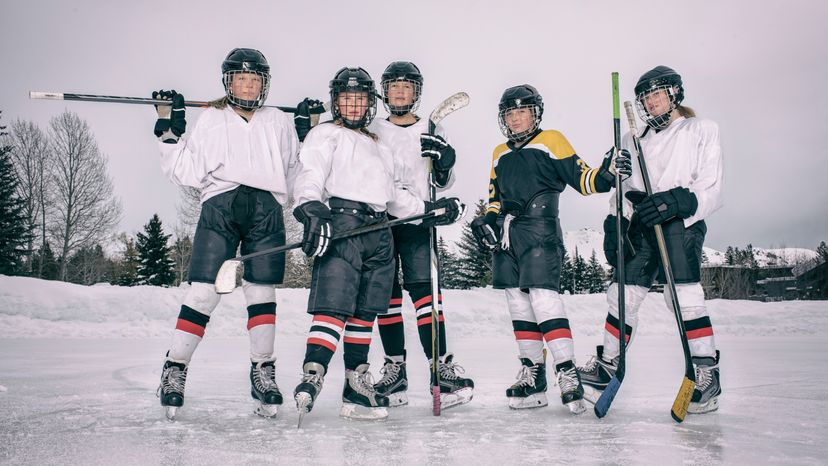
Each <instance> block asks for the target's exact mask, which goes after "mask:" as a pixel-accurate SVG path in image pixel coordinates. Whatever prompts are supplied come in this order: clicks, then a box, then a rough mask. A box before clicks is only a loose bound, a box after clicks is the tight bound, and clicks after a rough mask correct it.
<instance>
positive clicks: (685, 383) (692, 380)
mask: <svg viewBox="0 0 828 466" xmlns="http://www.w3.org/2000/svg"><path fill="white" fill-rule="evenodd" d="M624 109H625V110H626V111H627V120H628V121H629V123H630V134H631V135H632V138H633V144H634V145H635V150H636V152H638V164H639V166H640V167H641V176H642V178H644V189H645V190H646V191H647V195H648V196H650V195H652V194H653V187H652V185H650V175H649V173H648V172H647V164H646V163H645V162H644V153H643V152H642V151H641V143H640V141H639V140H638V128H636V124H635V114H634V113H633V108H632V103H630V102H629V101H627V102H624ZM654 228H655V235H656V242H657V243H658V252H659V254H660V255H661V263H662V265H663V266H664V276H665V278H666V279H667V286H668V291H669V292H670V302H671V304H672V305H673V312H674V313H675V315H676V324H677V325H678V330H679V338H680V339H681V348H682V350H684V380H682V382H681V387H679V391H678V394H677V395H676V400H675V401H674V402H673V407H672V408H671V410H670V415H671V416H673V419H674V420H675V421H676V422H681V421H683V420H684V417H685V416H686V415H687V407H688V406H690V399H691V398H692V397H693V390H694V389H695V388H696V371H695V369H694V368H693V360H692V359H691V356H690V344H689V343H688V342H687V331H686V330H685V328H684V320H683V319H682V317H681V307H679V302H678V296H677V295H676V281H675V279H674V278H673V268H672V267H671V266H670V257H669V256H668V255H667V243H665V241H664V232H663V231H662V229H661V225H655V227H654ZM622 325H624V324H623V323H622Z"/></svg>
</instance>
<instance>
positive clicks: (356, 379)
mask: <svg viewBox="0 0 828 466" xmlns="http://www.w3.org/2000/svg"><path fill="white" fill-rule="evenodd" d="M386 407H388V398H387V397H384V396H382V395H379V394H377V392H376V391H374V379H373V377H372V376H371V373H370V372H368V364H367V363H366V364H360V365H359V366H357V368H356V369H354V370H348V369H345V387H344V388H343V389H342V410H341V411H340V412H339V415H340V416H342V417H346V418H348V419H360V420H369V421H370V420H384V419H386V418H387V417H388V410H387V409H385V408H386Z"/></svg>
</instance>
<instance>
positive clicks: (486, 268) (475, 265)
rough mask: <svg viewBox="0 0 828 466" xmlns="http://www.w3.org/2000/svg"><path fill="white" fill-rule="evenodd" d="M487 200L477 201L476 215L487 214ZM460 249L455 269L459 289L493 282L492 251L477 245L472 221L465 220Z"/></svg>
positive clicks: (455, 284) (456, 284)
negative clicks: (472, 229)
mask: <svg viewBox="0 0 828 466" xmlns="http://www.w3.org/2000/svg"><path fill="white" fill-rule="evenodd" d="M485 213H486V201H484V200H483V199H480V200H478V201H477V206H476V211H475V217H478V216H481V215H485ZM457 249H458V250H459V252H458V255H457V269H456V270H454V271H453V273H454V274H455V275H456V281H453V284H454V286H456V287H457V288H458V289H469V288H475V287H481V286H486V285H489V284H491V283H492V252H491V251H484V250H481V248H480V247H479V246H478V245H477V241H476V240H475V239H474V234H472V231H471V222H465V224H464V225H463V232H462V234H461V236H460V242H458V243H457Z"/></svg>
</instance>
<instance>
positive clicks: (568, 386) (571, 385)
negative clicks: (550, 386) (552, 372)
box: [558, 367, 578, 393]
mask: <svg viewBox="0 0 828 466" xmlns="http://www.w3.org/2000/svg"><path fill="white" fill-rule="evenodd" d="M558 387H560V388H561V393H569V392H574V391H577V390H578V374H577V373H576V372H575V367H571V368H569V369H564V370H560V371H558Z"/></svg>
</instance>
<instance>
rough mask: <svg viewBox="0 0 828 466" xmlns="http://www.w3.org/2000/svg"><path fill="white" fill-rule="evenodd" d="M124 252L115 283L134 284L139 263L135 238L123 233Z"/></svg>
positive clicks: (121, 284)
mask: <svg viewBox="0 0 828 466" xmlns="http://www.w3.org/2000/svg"><path fill="white" fill-rule="evenodd" d="M122 241H123V244H124V252H123V256H122V257H121V262H120V264H119V267H118V269H119V270H118V274H117V276H116V277H115V283H114V284H115V285H120V286H135V285H137V284H138V267H139V265H140V264H141V261H140V259H139V258H138V247H137V246H136V245H135V239H133V238H132V237H128V236H126V235H124V237H123V238H122Z"/></svg>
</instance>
